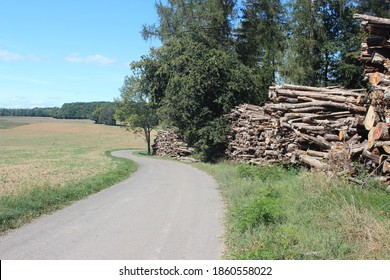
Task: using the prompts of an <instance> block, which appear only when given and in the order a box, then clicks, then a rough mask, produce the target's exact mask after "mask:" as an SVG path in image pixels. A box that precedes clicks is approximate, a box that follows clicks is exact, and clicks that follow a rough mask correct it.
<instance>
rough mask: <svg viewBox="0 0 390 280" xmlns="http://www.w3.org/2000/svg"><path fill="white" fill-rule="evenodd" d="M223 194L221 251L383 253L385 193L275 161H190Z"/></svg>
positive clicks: (328, 255)
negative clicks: (266, 163) (256, 164)
mask: <svg viewBox="0 0 390 280" xmlns="http://www.w3.org/2000/svg"><path fill="white" fill-rule="evenodd" d="M198 167H199V168H201V169H203V170H205V171H207V172H209V173H210V174H211V175H212V176H213V177H214V178H215V179H216V180H217V181H218V183H219V185H220V188H221V191H222V194H223V197H224V199H225V202H226V208H227V214H226V236H225V238H226V252H225V258H227V259H390V196H389V195H388V194H386V192H385V191H384V187H383V186H380V185H375V184H372V185H369V186H367V188H366V189H361V188H360V187H357V186H355V185H352V184H350V183H349V182H348V181H346V180H343V179H342V178H329V177H328V176H326V174H322V173H310V172H307V171H301V170H299V169H297V168H290V169H285V168H283V167H281V166H268V167H251V166H243V165H236V164H232V163H226V162H225V163H219V164H216V165H208V164H198Z"/></svg>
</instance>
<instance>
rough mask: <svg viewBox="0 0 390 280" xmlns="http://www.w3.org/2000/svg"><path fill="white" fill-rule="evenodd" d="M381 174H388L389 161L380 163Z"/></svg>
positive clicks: (389, 171) (389, 168)
mask: <svg viewBox="0 0 390 280" xmlns="http://www.w3.org/2000/svg"><path fill="white" fill-rule="evenodd" d="M382 172H383V173H384V174H388V173H390V162H389V160H385V161H384V162H383V163H382Z"/></svg>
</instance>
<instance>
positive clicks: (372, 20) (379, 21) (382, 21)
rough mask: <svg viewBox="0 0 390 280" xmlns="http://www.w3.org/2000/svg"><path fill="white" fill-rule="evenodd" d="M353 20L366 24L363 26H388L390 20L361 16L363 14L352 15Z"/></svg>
mask: <svg viewBox="0 0 390 280" xmlns="http://www.w3.org/2000/svg"><path fill="white" fill-rule="evenodd" d="M353 18H355V19H360V20H364V21H366V22H367V23H365V24H369V23H374V24H381V25H386V26H390V19H386V18H380V17H374V16H369V15H363V14H354V15H353Z"/></svg>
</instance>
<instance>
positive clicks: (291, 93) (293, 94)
mask: <svg viewBox="0 0 390 280" xmlns="http://www.w3.org/2000/svg"><path fill="white" fill-rule="evenodd" d="M277 94H278V95H283V96H287V97H290V98H298V97H310V98H312V99H316V100H325V101H334V102H340V103H345V102H351V103H356V98H354V97H351V96H348V97H345V96H340V95H332V94H329V93H327V92H318V91H298V90H289V89H280V90H278V91H277ZM359 97H360V96H359Z"/></svg>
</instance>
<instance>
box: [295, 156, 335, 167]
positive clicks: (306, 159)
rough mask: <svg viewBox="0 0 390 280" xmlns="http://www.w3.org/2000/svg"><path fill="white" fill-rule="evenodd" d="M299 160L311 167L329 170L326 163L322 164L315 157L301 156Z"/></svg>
mask: <svg viewBox="0 0 390 280" xmlns="http://www.w3.org/2000/svg"><path fill="white" fill-rule="evenodd" d="M299 158H300V160H301V161H302V162H303V163H305V164H307V165H310V166H311V167H314V168H316V169H319V170H327V169H328V168H329V166H328V165H327V164H326V163H323V162H321V161H320V160H318V159H317V158H315V157H311V156H309V155H300V156H299Z"/></svg>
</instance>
